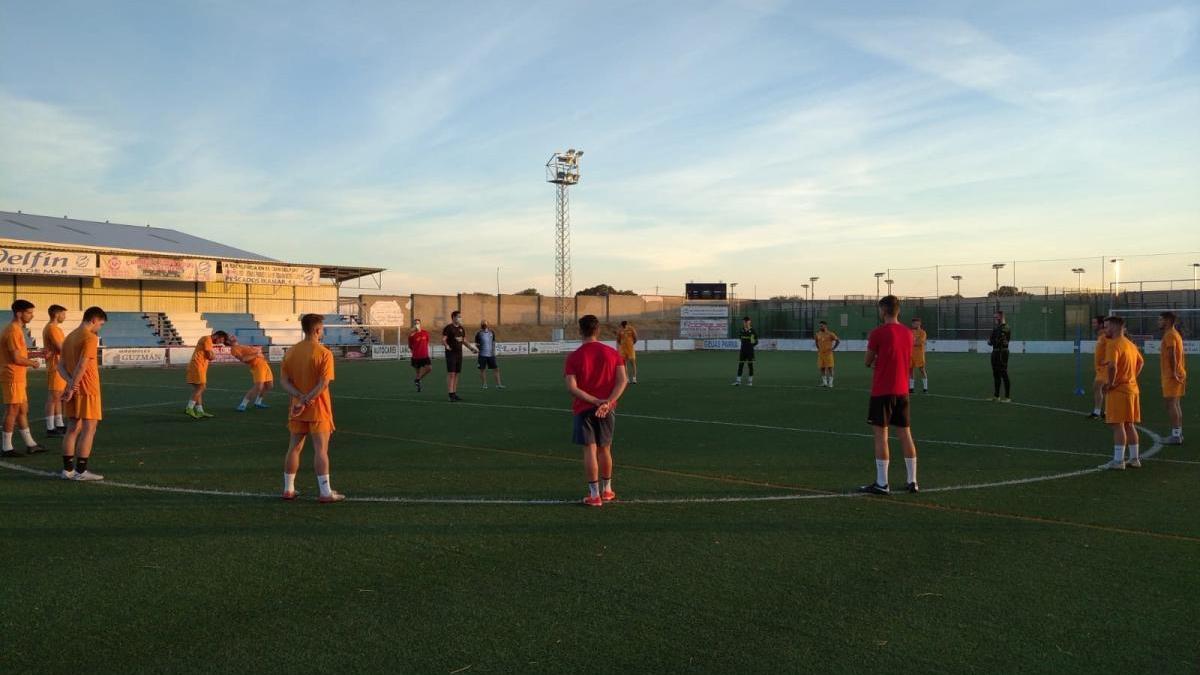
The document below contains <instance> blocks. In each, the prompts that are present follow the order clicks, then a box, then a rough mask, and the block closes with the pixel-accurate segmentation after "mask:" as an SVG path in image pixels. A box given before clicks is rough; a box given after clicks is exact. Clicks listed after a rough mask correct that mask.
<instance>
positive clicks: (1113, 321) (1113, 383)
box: [1104, 316, 1146, 469]
mask: <svg viewBox="0 0 1200 675" xmlns="http://www.w3.org/2000/svg"><path fill="white" fill-rule="evenodd" d="M1104 329H1105V331H1106V332H1107V333H1108V354H1107V356H1106V357H1105V358H1106V361H1107V363H1108V381H1107V382H1105V383H1104V393H1105V395H1106V397H1107V399H1106V401H1105V403H1104V407H1105V421H1106V422H1108V426H1109V427H1111V428H1112V430H1113V458H1112V461H1111V462H1109V463H1107V464H1105V465H1104V468H1106V469H1124V468H1125V467H1127V466H1128V467H1131V468H1134V469H1137V468H1140V467H1141V466H1142V461H1141V458H1140V457H1139V456H1138V432H1137V423H1138V422H1141V421H1142V404H1141V399H1140V390H1139V389H1138V375H1140V374H1141V372H1142V367H1143V366H1145V365H1146V362H1145V359H1143V358H1142V353H1141V352H1139V351H1138V348H1137V345H1135V344H1133V342H1131V341H1130V340H1129V338H1127V337H1125V320H1124V319H1122V318H1121V317H1119V316H1110V317H1108V318H1106V319H1105V320H1104ZM1126 449H1128V450H1129V460H1128V461H1126V460H1125V451H1126Z"/></svg>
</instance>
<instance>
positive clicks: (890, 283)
mask: <svg viewBox="0 0 1200 675" xmlns="http://www.w3.org/2000/svg"><path fill="white" fill-rule="evenodd" d="M883 283H885V284H887V285H888V295H891V294H892V284H894V283H896V282H895V281H893V280H891V279H884V280H883Z"/></svg>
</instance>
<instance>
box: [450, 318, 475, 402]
mask: <svg viewBox="0 0 1200 675" xmlns="http://www.w3.org/2000/svg"><path fill="white" fill-rule="evenodd" d="M466 339H467V329H466V328H463V325H462V312H459V311H458V310H457V309H456V310H454V312H453V313H451V314H450V325H448V326H446V327H445V328H443V329H442V346H443V347H445V349H446V391H448V392H450V400H451V401H461V400H462V399H461V398H459V396H458V374H459V373H461V372H462V360H463V346H464V345H466V347H467V349H470V350H471V351H472V352H475V348H474V347H472V346H471V345H469V344H467V343H466Z"/></svg>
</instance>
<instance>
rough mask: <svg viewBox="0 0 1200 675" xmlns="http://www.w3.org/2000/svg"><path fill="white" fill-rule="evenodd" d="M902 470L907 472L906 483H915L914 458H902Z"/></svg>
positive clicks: (915, 460)
mask: <svg viewBox="0 0 1200 675" xmlns="http://www.w3.org/2000/svg"><path fill="white" fill-rule="evenodd" d="M904 468H905V469H907V470H908V482H910V483H915V482H917V458H916V457H905V458H904Z"/></svg>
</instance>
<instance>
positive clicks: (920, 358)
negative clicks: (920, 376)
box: [910, 352, 925, 368]
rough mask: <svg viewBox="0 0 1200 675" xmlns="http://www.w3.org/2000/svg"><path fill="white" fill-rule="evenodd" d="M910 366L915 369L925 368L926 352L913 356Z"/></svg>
mask: <svg viewBox="0 0 1200 675" xmlns="http://www.w3.org/2000/svg"><path fill="white" fill-rule="evenodd" d="M910 365H911V366H912V367H913V368H924V367H925V352H918V353H916V354H913V355H912V363H911V364H910Z"/></svg>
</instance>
